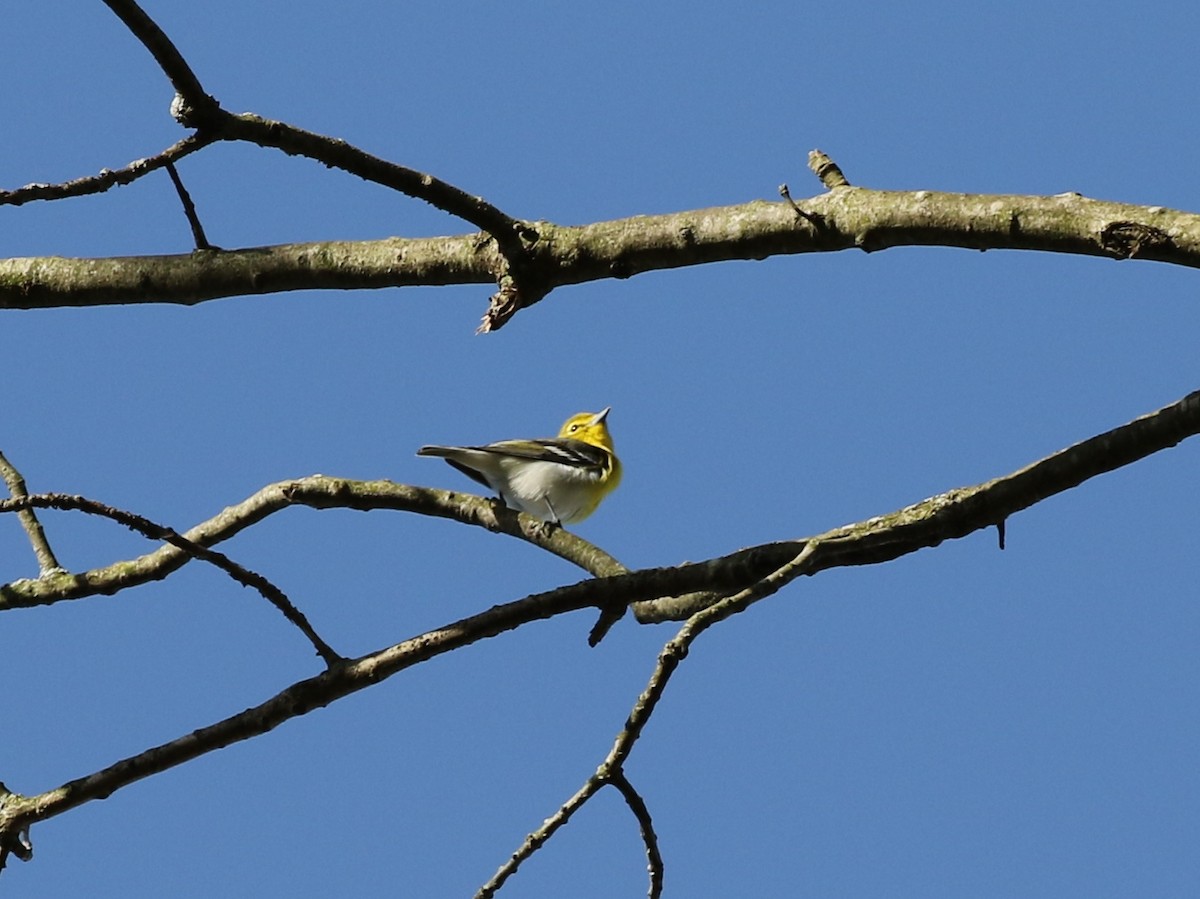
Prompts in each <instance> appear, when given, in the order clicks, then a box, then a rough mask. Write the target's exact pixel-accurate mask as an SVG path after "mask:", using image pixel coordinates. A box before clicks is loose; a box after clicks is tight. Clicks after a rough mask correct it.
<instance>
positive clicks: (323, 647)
mask: <svg viewBox="0 0 1200 899" xmlns="http://www.w3.org/2000/svg"><path fill="white" fill-rule="evenodd" d="M32 508H39V509H60V510H71V509H74V510H78V511H80V512H86V513H87V514H89V515H99V516H101V517H102V518H108V519H110V520H112V521H115V522H117V523H118V524H123V525H124V526H125V527H127V528H129V529H130V530H132V531H136V532H138V533H139V534H142V535H143V536H145V537H149V538H150V539H151V540H163V541H165V542H167V543H169V544H170V545H171V546H174V547H175V548H176V549H178V550H180V551H182V552H184V553H186V554H187V555H189V556H192V557H193V558H197V559H200V560H201V561H204V562H208V563H209V564H210V565H214V566H216V567H217V568H219V569H221V571H224V572H225V573H226V574H228V575H229V576H230V577H231V578H233V579H234V580H235V581H237V582H238V583H239V584H242V585H243V586H246V587H250V588H252V589H254V590H256V591H258V593H259V594H261V595H262V597H263V598H264V599H266V600H267V602H269V603H271V605H273V606H275V608H276V609H278V610H279V611H280V612H281V613H283V616H284V617H285V618H286V619H287V620H288V621H290V622H291V623H292V624H293V625H295V626H296V628H297V629H299V631H300V632H301V633H302V634H304V636H305V637H307V638H308V640H309V642H310V643H312V645H313V648H314V649H316V651H317V655H319V656H320V657H321V658H322V659H324V660H325V664H326V665H329V666H332V665H335V664H337V663H339V662H341V661H343V660H344V659H343V657H342V656H341V655H339V654H338V653H337V652H335V651H334V650H333V649H332V648H331V647H330V646H329V644H328V643H326V642H325V641H324V640H322V639H321V637H320V636H319V635H318V634H317V632H316V631H315V630H313V627H312V625H311V624H309V623H308V619H307V618H306V617H305V616H304V613H303V612H301V611H300V610H299V609H297V608H296V607H295V605H293V604H292V601H291V600H290V599H288V598H287V595H286V594H285V593H284V592H283V591H282V590H280V589H279V588H278V587H276V586H275V585H274V584H272V583H271V582H270V581H269V580H267V579H266V578H265V577H263V576H262V575H261V574H259V573H257V572H255V571H251V570H250V569H248V568H245V567H243V566H241V565H239V564H238V563H237V562H234V561H233V560H232V559H230V558H229V557H228V556H226V555H225V554H224V553H220V552H217V551H216V550H214V549H209V548H208V547H206V546H202V545H201V544H199V543H197V542H195V541H194V540H189V539H188V538H187V537H184V536H182V535H180V534H179V533H178V532H177V531H175V530H174V529H172V528H169V527H167V526H166V525H162V524H158V523H156V522H153V521H151V520H150V519H148V518H145V517H143V516H141V515H137V514H134V513H133V512H126V511H124V510H123V509H117V508H114V507H112V506H107V505H105V504H104V503H99V502H96V501H95V500H91V499H88V498H87V497H83V496H74V495H68V494H62V493H40V494H33V495H26V496H23V497H19V498H16V497H15V498H14V499H12V500H9V501H8V502H5V503H0V512H8V511H17V512H19V511H21V510H23V509H32Z"/></svg>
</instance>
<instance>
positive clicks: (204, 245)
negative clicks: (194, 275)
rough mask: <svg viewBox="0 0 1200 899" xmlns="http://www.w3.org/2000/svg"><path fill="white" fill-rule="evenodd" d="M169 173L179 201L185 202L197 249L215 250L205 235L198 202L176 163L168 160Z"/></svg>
mask: <svg viewBox="0 0 1200 899" xmlns="http://www.w3.org/2000/svg"><path fill="white" fill-rule="evenodd" d="M166 169H167V174H168V175H170V176H171V183H172V184H174V185H175V193H177V194H178V195H179V202H180V203H182V204H183V214H184V215H185V216H186V217H187V220H188V226H189V227H190V228H191V229H192V240H193V241H195V244H196V249H197V250H215V249H218V247H214V246H213V245H212V244H210V243H209V242H208V238H207V237H205V235H204V226H203V225H201V224H200V216H198V215H196V204H195V203H193V202H192V195H191V194H189V193H188V190H187V188H186V187H184V186H183V181H182V179H181V178H180V177H179V172H177V171H175V164H174V163H172V162H168V163H167V165H166Z"/></svg>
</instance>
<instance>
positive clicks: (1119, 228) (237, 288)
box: [0, 151, 1200, 309]
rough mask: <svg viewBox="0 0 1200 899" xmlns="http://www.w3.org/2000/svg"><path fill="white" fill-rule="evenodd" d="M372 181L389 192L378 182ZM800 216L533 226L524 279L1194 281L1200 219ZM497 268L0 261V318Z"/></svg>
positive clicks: (865, 199)
mask: <svg viewBox="0 0 1200 899" xmlns="http://www.w3.org/2000/svg"><path fill="white" fill-rule="evenodd" d="M355 152H360V151H355ZM371 159H374V157H371ZM377 162H379V163H380V164H381V166H382V167H383V168H384V169H386V167H387V166H390V163H383V162H382V161H381V160H377ZM368 168H370V166H368ZM375 174H376V175H377V176H378V177H379V179H380V181H381V183H385V184H386V183H387V180H386V173H385V172H384V171H378V172H375ZM799 205H800V206H802V207H803V209H804V212H805V215H806V217H815V219H816V220H819V221H820V222H821V224H822V227H821V228H819V229H817V228H808V227H797V217H796V213H795V211H794V209H793V206H792V205H790V204H788V203H786V202H767V201H762V200H759V201H754V202H751V203H746V204H743V205H740V206H725V207H719V208H713V209H698V210H693V211H689V212H679V213H672V214H669V215H659V216H638V217H635V218H629V219H618V220H614V221H608V222H597V223H594V224H590V225H582V226H578V227H567V226H560V225H554V224H552V223H549V222H538V223H537V233H538V235H539V239H538V240H537V241H536V243H534V244H531V245H530V246H529V247H528V248H527V258H526V262H525V266H526V275H527V277H531V276H530V275H529V272H531V271H536V272H537V275H536V277H535V278H533V280H534V281H535V282H536V285H537V286H538V289H543V288H544V289H545V291H547V292H548V291H550V290H553V289H554V288H556V287H561V286H564V285H570V284H579V283H583V282H588V281H597V280H602V279H606V278H628V277H632V276H633V275H637V274H640V273H642V272H648V271H657V270H664V269H672V268H678V267H682V266H689V265H703V264H706V263H710V262H719V261H728V260H734V259H765V258H767V257H769V256H775V255H788V254H798V253H820V252H832V251H835V250H845V249H852V248H857V249H862V250H867V251H874V250H882V249H886V248H889V247H898V246H949V247H965V248H969V249H974V250H987V249H1021V250H1043V251H1046V252H1056V253H1072V254H1082V255H1090V256H1103V257H1107V258H1136V259H1146V260H1154V261H1159V262H1167V263H1171V264H1174V265H1182V266H1187V267H1190V268H1200V215H1196V214H1194V213H1188V212H1181V211H1177V210H1169V209H1164V208H1162V207H1159V206H1150V207H1145V206H1132V205H1127V204H1122V203H1110V202H1106V201H1101V200H1091V199H1087V198H1085V197H1081V196H1079V195H1077V194H1063V195H1060V196H1055V197H1033V196H1013V195H992V194H949V193H937V192H933V191H877V190H869V189H867V188H861V187H847V188H844V189H840V190H837V191H832V192H829V193H825V194H820V195H818V196H815V197H811V198H809V199H806V200H804V201H802V203H800V204H799ZM506 264H507V263H506V261H505V258H504V256H503V254H502V253H500V251H499V250H498V249H497V247H496V246H495V244H494V243H493V242H491V241H487V240H483V239H481V237H480V235H478V234H467V235H460V236H457V237H438V238H425V239H416V240H401V239H389V240H381V241H356V242H323V243H309V244H286V245H281V246H274V247H259V248H253V249H243V250H230V251H227V252H224V253H221V254H219V255H218V256H216V257H215V258H208V257H201V258H196V257H195V256H194V255H193V254H187V255H183V256H178V255H175V256H139V257H125V258H116V259H111V258H110V259H62V258H58V257H53V258H37V259H8V260H0V308H18V309H38V308H52V307H59V306H94V305H106V304H128V303H151V302H154V303H182V304H194V303H199V302H203V301H205V300H210V299H215V298H218V297H229V296H241V295H254V294H264V293H277V292H281V291H289V290H310V289H326V288H337V289H355V288H382V287H405V286H411V285H418V284H421V285H441V284H483V283H488V282H494V281H495V279H496V273H497V272H502V271H504V269H505V266H506Z"/></svg>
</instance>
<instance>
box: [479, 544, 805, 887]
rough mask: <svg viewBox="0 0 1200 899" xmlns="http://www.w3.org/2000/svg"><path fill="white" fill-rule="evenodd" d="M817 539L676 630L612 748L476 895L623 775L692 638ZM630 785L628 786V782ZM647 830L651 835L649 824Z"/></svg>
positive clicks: (780, 574)
mask: <svg viewBox="0 0 1200 899" xmlns="http://www.w3.org/2000/svg"><path fill="white" fill-rule="evenodd" d="M816 543H817V541H815V540H814V541H810V542H809V543H807V544H805V545H804V546H803V547H802V548H801V550H800V552H799V553H798V554H797V555H796V557H795V558H794V559H792V560H790V561H789V562H787V563H785V564H784V565H783V566H781V567H780V568H779V570H777V571H774V572H772V573H771V574H769V575H767V576H766V577H765V578H763V579H762V580H760V581H758V582H757V583H756V584H753V585H752V586H750V587H748V588H746V589H745V590H741V591H739V592H738V593H737V594H735V595H734V596H730V597H727V598H726V599H723V600H721V601H720V602H719V603H717V604H716V605H712V606H709V607H708V608H706V609H702V610H701V611H699V612H697V613H696V614H695V615H693V616H692V617H691V618H689V619H688V621H687V623H686V624H684V626H683V627H681V628H680V629H679V633H677V634H676V635H675V636H674V637H673V638H671V640H669V641H668V642H667V645H666V646H664V647H663V648H662V651H661V652H659V654H658V664H657V665H655V668H654V673H653V674H651V676H650V681H649V683H647V685H646V688H645V689H644V690H643V691H642V693H641V695H640V696H639V697H638V699H637V702H636V703H634V706H633V711H632V712H630V713H629V718H628V720H627V721H626V722H625V727H624V728H622V730H621V732H620V733H619V734H617V738H616V740H615V741H614V742H613V745H612V748H611V749H610V750H609V752H608V755H607V756H605V758H604V761H602V762H601V763H600V765H599V766H598V767H597V768H596V771H595V773H593V774H592V776H591V777H589V778H588V779H587V780H586V781H585V782H584V784H583V786H582V787H580V788H579V790H578V791H577V792H576V793H575V795H573V796H572V797H571V798H570V799H568V800H567V801H566V802H564V803H563V804H562V805H561V806H560V807H559V809H558V811H556V812H555V813H554V814H553V815H551V816H550V817H549V818H547V819H546V820H545V821H543V822H542V825H541V826H540V827H538V828H537V829H536V830H534V831H533V832H532V833H530V834H529V836H527V837H526V838H525V842H523V843H522V844H521V846H520V847H519V848H518V849H517V851H516V852H514V853H513V854H512V857H511V858H509V860H508V861H506V862H505V863H504V864H503V865H501V866H500V868H499V870H497V871H496V873H495V874H493V875H492V878H491V880H489V881H488V882H487V883H485V884H484V885H483V886H482V887H480V889H479V891H478V892H477V893H476V894H475V897H476V899H486V897H490V896H492V895H494V894H495V892H496V890H498V889H499V888H500V887H501V886H503V885H504V882H505V881H506V880H508V878H509V877H511V876H512V875H513V874H515V873H516V872H517V869H518V868H519V867H520V866H521V864H522V863H523V862H524V861H525V860H526V859H527V858H529V857H530V856H531V855H533V853H535V852H537V850H538V849H540V848H541V847H542V846H543V845H544V844H545V843H546V841H547V840H549V839H550V837H552V836H553V835H554V834H555V833H556V832H557V831H558V830H559V828H561V827H562V826H563V825H564V824H566V823H567V822H568V821H569V820H570V819H571V816H572V815H574V814H575V812H577V811H579V809H580V808H582V807H583V805H584V804H585V803H586V802H587V801H588V800H589V799H591V798H592V797H593V796H594V795H596V793H597V792H598V791H599V790H600V788H601V787H602V786H604V785H605V784H607V783H613V782H614V780H615V779H617V778H624V765H625V762H626V760H627V759H628V758H629V754H630V753H631V752H632V751H633V747H634V744H635V743H637V741H638V738H639V737H640V736H641V735H642V730H643V729H644V728H645V726H646V724H647V722H649V720H650V716H651V715H653V714H654V710H655V709H656V708H657V707H658V701H659V700H660V699H661V698H662V695H663V692H664V691H665V690H666V688H667V683H668V682H669V681H670V679H671V675H672V674H673V673H674V672H675V669H676V668H678V667H679V663H680V662H681V661H683V659H684V658H685V657H686V656H687V654H688V649H689V648H690V647H691V644H692V641H694V640H695V639H696V637H698V636H700V634H701V633H703V632H704V631H705V630H707V629H708V628H709V627H710V626H711V625H713V624H715V623H716V622H717V621H720V620H722V619H724V618H727V617H729V616H730V615H732V614H734V613H736V612H740V611H742V610H743V609H745V608H746V607H747V606H749V605H750V604H751V603H752V602H756V601H757V600H759V599H762V598H763V597H766V596H769V595H771V594H772V593H775V592H776V591H778V590H779V589H780V588H782V587H783V586H785V585H786V584H787V583H788V582H790V581H791V580H793V579H794V578H795V577H797V576H799V575H800V574H801V573H803V571H804V566H805V565H806V564H807V563H808V561H809V560H810V558H811V557H812V554H813V551H814V549H815V547H816ZM630 789H631V790H632V787H631V788H630ZM622 794H624V790H622ZM635 795H636V794H635ZM639 801H640V797H639ZM631 808H632V806H631ZM643 809H644V806H643ZM646 818H647V820H648V819H649V812H648V811H647V812H646ZM640 820H641V819H640V818H639V821H640ZM651 834H653V830H652V829H651ZM647 853H648V854H649V855H650V856H651V859H652V865H651V895H654V882H655V881H654V867H653V856H654V854H657V848H656V847H653V849H652V846H651V844H650V843H649V842H648V843H647ZM658 867H659V871H660V875H659V878H658V880H659V888H660V889H661V868H662V859H661V857H659V858H658Z"/></svg>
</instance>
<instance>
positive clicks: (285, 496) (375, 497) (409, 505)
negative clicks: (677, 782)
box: [0, 475, 627, 611]
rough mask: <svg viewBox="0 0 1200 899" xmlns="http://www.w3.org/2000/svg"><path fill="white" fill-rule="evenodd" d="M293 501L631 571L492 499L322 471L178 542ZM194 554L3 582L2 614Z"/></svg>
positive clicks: (261, 494) (228, 529) (168, 551)
mask: <svg viewBox="0 0 1200 899" xmlns="http://www.w3.org/2000/svg"><path fill="white" fill-rule="evenodd" d="M35 501H36V502H40V503H44V504H48V503H49V502H51V500H50V499H49V498H48V496H36V495H35V496H32V497H30V498H29V499H28V500H27V501H26V503H27V505H31V504H32V503H34V502H35ZM13 503H14V501H12V500H9V501H8V502H4V501H0V513H3V512H6V511H15V510H16V509H17V508H18V506H17V505H14V504H13ZM291 506H307V507H309V508H313V509H357V510H359V511H363V512H365V511H369V510H372V509H390V510H393V511H401V512H416V513H418V514H421V515H429V516H433V517H438V518H449V519H452V520H455V521H459V522H462V523H463V524H470V525H474V526H476V527H482V528H486V529H487V530H490V531H495V532H497V533H502V534H507V535H508V536H510V537H516V538H517V539H520V540H524V541H526V542H528V543H532V544H533V545H535V546H539V547H541V548H542V549H545V550H546V551H547V552H550V553H552V554H554V555H556V556H558V557H560V558H562V559H565V560H566V561H568V562H571V563H572V564H574V565H577V566H578V567H580V568H582V569H583V570H584V571H587V572H589V573H591V574H593V575H595V576H596V577H607V576H608V575H611V574H616V573H619V572H624V571H626V570H627V569H626V568H625V567H624V566H623V565H621V563H620V562H618V561H617V560H616V559H614V558H613V557H612V556H610V555H608V554H607V553H605V552H604V551H603V550H601V549H598V548H597V547H595V546H593V545H592V544H590V543H588V542H587V541H586V540H583V539H581V538H579V537H577V536H575V535H574V534H572V533H570V532H569V531H567V530H564V529H563V528H555V529H553V530H552V531H550V532H547V531H546V529H544V528H542V527H540V526H539V525H540V522H538V521H537V520H536V519H534V518H530V517H529V516H525V515H518V514H517V513H516V512H513V511H512V510H511V509H507V508H505V507H504V506H502V505H500V504H499V503H497V502H496V501H494V500H491V499H486V498H484V497H479V496H472V495H471V494H466V493H455V492H451V491H446V490H434V489H432V488H426V487H409V486H407V485H405V484H396V483H393V482H392V481H351V480H347V479H344V478H332V477H326V476H325V475H313V476H312V477H308V478H300V479H298V480H293V481H279V482H277V483H275V484H269V485H267V486H266V487H263V488H262V489H261V490H258V491H257V492H255V493H254V494H253V495H251V496H250V497H248V498H247V499H245V500H243V501H242V502H240V503H237V504H236V505H233V506H230V507H228V508H226V509H224V510H223V511H222V512H221V513H220V514H218V515H216V516H214V517H213V518H210V519H208V520H207V521H204V522H201V523H200V524H198V525H196V526H195V527H193V528H191V529H190V530H188V531H187V532H186V533H184V534H183V535H182V538H181V539H183V540H185V541H188V542H189V543H191V544H195V545H196V546H199V547H209V546H214V545H216V544H218V543H220V542H222V541H224V540H228V539H230V538H231V537H233V536H234V535H236V534H238V533H240V532H241V531H242V530H244V529H246V528H248V527H250V526H252V525H255V524H257V523H258V522H260V521H262V520H263V519H264V518H267V517H268V516H270V515H273V514H274V513H276V512H279V511H281V510H283V509H286V508H289V507H291ZM24 507H25V506H20V508H24ZM192 555H193V554H191V553H189V552H187V551H185V550H183V549H181V548H180V547H178V546H174V545H172V544H170V543H168V544H167V545H166V546H163V547H160V548H159V549H157V550H155V551H154V552H151V553H147V554H146V555H143V556H139V557H138V558H136V559H131V560H128V561H122V562H117V563H115V564H113V565H108V566H104V567H101V568H95V569H92V570H90V571H86V572H83V573H80V574H65V575H60V576H58V577H56V578H52V579H48V580H46V581H45V582H43V581H41V580H37V581H34V580H20V581H14V582H13V583H10V584H5V585H3V586H0V611H3V610H6V609H14V608H31V607H33V606H41V605H49V604H51V603H55V602H60V601H63V600H71V599H82V598H84V597H88V596H95V595H97V594H111V593H114V592H116V591H117V590H122V589H125V588H128V587H133V586H137V585H138V584H145V583H148V582H150V581H155V580H162V579H163V578H166V577H167V576H168V575H170V574H171V573H173V572H175V571H177V570H178V569H179V568H181V567H182V566H183V565H184V564H186V563H187V562H188V561H189V560H190V559H191V558H192Z"/></svg>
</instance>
